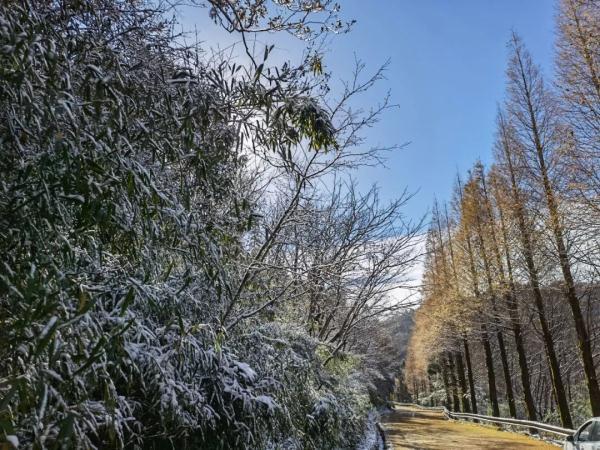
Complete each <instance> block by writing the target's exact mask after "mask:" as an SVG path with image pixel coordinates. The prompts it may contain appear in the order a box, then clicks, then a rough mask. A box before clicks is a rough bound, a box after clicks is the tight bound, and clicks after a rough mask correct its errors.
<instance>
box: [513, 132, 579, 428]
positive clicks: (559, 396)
mask: <svg viewBox="0 0 600 450" xmlns="http://www.w3.org/2000/svg"><path fill="white" fill-rule="evenodd" d="M505 144H506V145H504V146H503V149H504V152H505V156H506V160H507V163H508V169H509V175H510V182H511V190H512V196H513V201H514V205H515V215H516V218H517V224H518V228H519V234H520V238H521V244H522V246H523V256H524V257H525V264H526V267H527V274H528V276H529V282H530V284H531V289H532V291H533V300H534V304H535V307H536V311H537V313H538V318H539V321H540V326H541V328H542V337H543V340H544V347H545V349H546V356H547V358H548V364H549V366H550V374H551V378H552V389H553V391H554V395H555V397H556V402H557V405H558V410H559V413H560V418H561V423H562V425H563V427H565V428H573V420H572V419H571V412H570V411H569V404H568V402H567V396H566V395H565V387H564V384H563V381H562V377H561V374H560V365H559V363H558V358H557V356H556V350H555V348H554V340H553V338H552V334H551V333H550V327H549V326H548V321H547V319H546V312H545V310H544V301H543V298H542V293H541V290H540V283H539V278H538V272H537V268H536V266H535V262H534V259H533V246H532V243H531V236H530V234H529V230H528V228H527V224H526V222H525V211H524V207H523V203H522V201H521V195H520V191H519V188H518V185H517V180H516V176H515V170H514V167H513V164H512V156H511V154H510V150H509V148H508V145H507V143H505Z"/></svg>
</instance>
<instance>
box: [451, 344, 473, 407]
mask: <svg viewBox="0 0 600 450" xmlns="http://www.w3.org/2000/svg"><path fill="white" fill-rule="evenodd" d="M454 361H455V364H456V373H457V374H458V382H459V386H460V402H461V405H462V412H466V413H468V412H471V409H470V408H469V399H468V397H467V395H468V390H467V379H466V377H465V366H464V364H463V358H462V353H461V352H459V351H456V352H454Z"/></svg>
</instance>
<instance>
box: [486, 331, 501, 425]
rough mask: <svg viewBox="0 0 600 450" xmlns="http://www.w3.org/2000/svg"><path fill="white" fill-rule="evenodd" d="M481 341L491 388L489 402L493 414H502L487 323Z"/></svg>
mask: <svg viewBox="0 0 600 450" xmlns="http://www.w3.org/2000/svg"><path fill="white" fill-rule="evenodd" d="M481 334H482V338H481V343H482V344H483V350H484V352H485V366H486V368H487V375H488V390H489V396H490V399H489V402H490V407H491V408H492V416H495V417H498V416H500V408H499V407H498V392H497V390H496V374H495V372H494V360H493V358H492V348H491V346H490V338H489V336H488V331H487V327H486V326H485V324H482V325H481Z"/></svg>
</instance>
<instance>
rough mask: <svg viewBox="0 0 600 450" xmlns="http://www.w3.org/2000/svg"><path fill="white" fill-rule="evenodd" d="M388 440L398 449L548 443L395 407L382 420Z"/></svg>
mask: <svg viewBox="0 0 600 450" xmlns="http://www.w3.org/2000/svg"><path fill="white" fill-rule="evenodd" d="M383 426H384V427H385V430H386V434H387V436H388V440H389V441H390V442H391V443H392V444H393V446H394V450H398V449H424V450H425V449H432V450H433V449H460V450H475V449H477V450H480V449H511V450H513V449H514V450H520V449H528V450H533V449H540V450H556V449H557V447H554V446H552V445H550V444H547V443H545V442H542V441H538V440H536V439H533V438H529V437H527V436H523V435H520V434H517V433H511V432H508V431H502V430H499V429H497V428H496V427H493V426H484V425H478V424H474V423H467V422H457V421H453V420H446V419H445V418H444V416H443V415H442V414H441V413H438V412H433V411H423V410H418V409H413V408H408V407H400V406H397V407H396V410H394V411H393V412H391V413H390V414H389V415H387V416H386V417H385V418H384V419H383Z"/></svg>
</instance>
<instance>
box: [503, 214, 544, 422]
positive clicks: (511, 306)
mask: <svg viewBox="0 0 600 450" xmlns="http://www.w3.org/2000/svg"><path fill="white" fill-rule="evenodd" d="M499 213H500V227H501V231H502V238H503V241H504V252H505V259H506V270H507V272H508V288H509V290H508V291H507V292H506V294H505V297H506V303H507V304H508V311H509V314H510V318H511V324H512V330H513V335H514V338H515V348H516V350H517V356H518V358H519V369H520V371H521V385H522V386H523V397H524V400H525V409H526V411H527V418H528V419H529V420H532V421H535V420H536V413H535V403H534V401H533V395H532V393H531V377H530V375H529V366H528V364H527V356H526V355H525V344H524V342H523V333H522V330H521V321H520V319H519V309H518V305H517V290H516V287H515V282H514V278H513V272H512V262H511V258H510V252H509V250H508V235H507V231H506V225H505V223H504V215H503V213H502V209H501V208H499ZM496 249H498V244H497V242H496ZM499 255H500V252H499V249H498V256H499ZM502 276H503V277H504V275H502Z"/></svg>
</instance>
